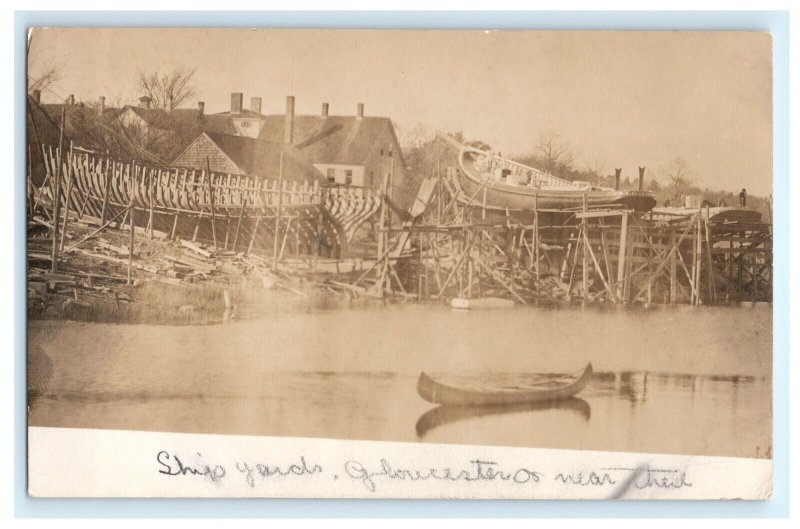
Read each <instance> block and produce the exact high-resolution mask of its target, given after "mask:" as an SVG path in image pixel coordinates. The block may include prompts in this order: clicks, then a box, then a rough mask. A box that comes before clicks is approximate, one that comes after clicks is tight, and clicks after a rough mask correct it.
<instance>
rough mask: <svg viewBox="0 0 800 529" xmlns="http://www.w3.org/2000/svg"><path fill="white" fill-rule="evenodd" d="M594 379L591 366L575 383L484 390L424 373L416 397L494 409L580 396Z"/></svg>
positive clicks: (535, 383) (537, 383) (544, 381)
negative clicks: (499, 405) (456, 383)
mask: <svg viewBox="0 0 800 529" xmlns="http://www.w3.org/2000/svg"><path fill="white" fill-rule="evenodd" d="M591 378H592V364H591V362H590V363H589V364H587V366H586V367H585V368H584V369H583V371H582V372H581V374H580V375H579V376H578V377H577V378H576V379H574V380H567V381H564V380H553V379H549V378H544V379H540V380H537V381H533V382H531V383H528V384H515V385H495V386H485V385H480V384H462V385H458V386H456V385H448V384H445V383H443V382H439V381H437V380H434V379H433V378H431V377H430V376H428V375H427V374H426V373H425V372H424V371H423V372H422V373H421V374H420V375H419V380H418V381H417V393H419V395H420V396H421V397H422V398H423V399H425V400H427V401H428V402H432V403H434V404H444V405H448V406H494V405H498V404H519V403H525V402H547V401H555V400H561V399H567V398H569V397H573V396H575V395H577V394H578V393H579V392H580V391H581V390H582V389H583V388H584V387H586V384H588V383H589V380H591Z"/></svg>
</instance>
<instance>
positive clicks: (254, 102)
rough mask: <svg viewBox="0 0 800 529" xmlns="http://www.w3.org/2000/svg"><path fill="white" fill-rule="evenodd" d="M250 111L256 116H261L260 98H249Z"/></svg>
mask: <svg viewBox="0 0 800 529" xmlns="http://www.w3.org/2000/svg"><path fill="white" fill-rule="evenodd" d="M250 110H252V111H253V112H255V113H256V114H261V98H260V97H251V98H250Z"/></svg>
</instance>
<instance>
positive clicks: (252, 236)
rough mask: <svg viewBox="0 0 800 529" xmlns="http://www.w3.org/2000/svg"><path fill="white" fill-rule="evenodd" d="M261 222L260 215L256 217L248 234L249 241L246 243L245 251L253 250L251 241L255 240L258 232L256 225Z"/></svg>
mask: <svg viewBox="0 0 800 529" xmlns="http://www.w3.org/2000/svg"><path fill="white" fill-rule="evenodd" d="M260 223H261V215H259V216H258V217H256V225H255V227H253V233H252V234H251V235H250V243H249V244H248V245H247V253H251V252H252V251H253V243H254V242H255V240H256V233H257V232H258V225H259V224H260Z"/></svg>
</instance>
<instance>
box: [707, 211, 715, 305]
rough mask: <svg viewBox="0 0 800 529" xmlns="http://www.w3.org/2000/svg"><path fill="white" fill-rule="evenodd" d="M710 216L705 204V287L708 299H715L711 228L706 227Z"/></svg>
mask: <svg viewBox="0 0 800 529" xmlns="http://www.w3.org/2000/svg"><path fill="white" fill-rule="evenodd" d="M710 218H711V215H710V211H709V207H708V206H706V218H705V223H704V226H705V237H706V256H707V258H706V259H707V261H708V281H707V283H708V286H707V287H706V288H707V290H708V299H709V300H711V301H716V300H717V286H716V285H715V282H714V255H713V254H712V253H711V230H710V229H709V227H708V222H709V219H710Z"/></svg>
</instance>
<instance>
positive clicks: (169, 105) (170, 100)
mask: <svg viewBox="0 0 800 529" xmlns="http://www.w3.org/2000/svg"><path fill="white" fill-rule="evenodd" d="M174 102H175V99H173V97H172V94H170V95H168V96H167V110H172V109H173V108H175V103H174Z"/></svg>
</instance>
